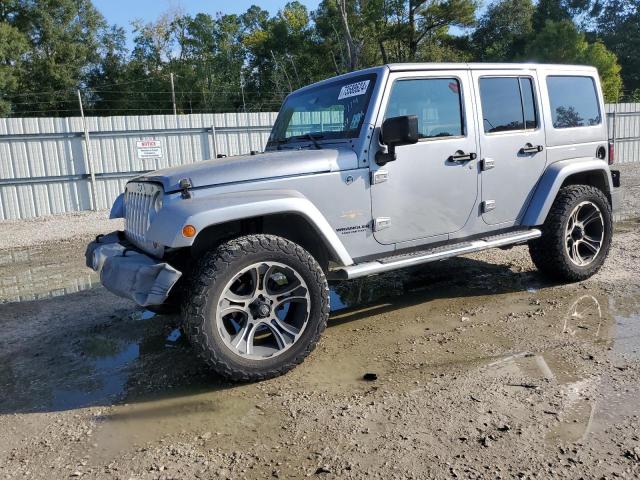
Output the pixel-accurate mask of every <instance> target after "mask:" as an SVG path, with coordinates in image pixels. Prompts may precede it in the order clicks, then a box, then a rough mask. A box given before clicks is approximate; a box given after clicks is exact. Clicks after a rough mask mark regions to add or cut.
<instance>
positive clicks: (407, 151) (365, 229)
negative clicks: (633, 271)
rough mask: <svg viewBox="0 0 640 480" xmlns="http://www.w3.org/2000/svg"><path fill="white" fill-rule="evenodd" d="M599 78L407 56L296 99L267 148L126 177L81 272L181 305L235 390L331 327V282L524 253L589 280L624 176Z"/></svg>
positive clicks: (289, 363)
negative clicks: (499, 250)
mask: <svg viewBox="0 0 640 480" xmlns="http://www.w3.org/2000/svg"><path fill="white" fill-rule="evenodd" d="M612 162H613V148H612V146H611V145H610V144H609V143H608V136H607V124H606V117H605V110H604V104H603V98H602V93H601V89H600V81H599V79H598V74H597V71H596V70H595V69H594V68H590V67H584V66H566V65H537V64H522V65H520V64H397V65H385V66H381V67H377V68H370V69H366V70H361V71H358V72H353V73H349V74H347V75H342V76H339V77H336V78H331V79H328V80H325V81H322V82H319V83H316V84H314V85H310V86H308V87H305V88H302V89H300V90H298V91H295V92H293V93H291V94H290V95H289V96H288V97H287V98H286V100H285V101H284V104H283V106H282V109H281V110H280V113H279V115H278V117H277V120H276V122H275V124H274V126H273V130H272V132H271V135H270V137H269V141H268V143H267V146H266V149H265V152H263V153H260V154H254V155H246V156H238V157H233V158H219V159H215V160H208V161H203V162H199V163H197V164H193V165H183V166H179V167H174V168H168V169H164V170H159V171H156V172H153V173H150V174H147V175H144V176H142V177H138V178H136V179H134V180H132V181H130V182H129V183H128V184H127V185H126V188H125V192H124V193H123V194H122V195H120V196H119V197H118V199H117V200H116V201H115V203H114V205H113V208H112V211H111V217H112V218H119V217H124V219H125V230H124V232H113V233H111V234H108V235H106V236H100V237H98V238H97V239H96V241H95V242H93V243H92V244H90V245H89V247H88V249H87V255H86V256H87V264H88V265H89V266H90V267H91V268H93V269H95V270H96V271H98V272H100V278H101V281H102V283H103V285H104V286H105V287H106V288H107V289H109V290H110V291H112V292H114V293H116V294H118V295H121V296H124V297H127V298H130V299H132V300H134V301H135V302H137V303H138V304H139V305H142V306H148V307H150V308H159V307H161V306H163V305H164V306H167V305H171V304H173V305H177V304H179V305H180V306H181V309H182V315H183V319H184V328H185V331H186V333H187V336H188V337H189V339H190V341H191V342H192V343H193V345H194V347H195V349H196V350H197V351H198V352H199V354H200V355H201V356H202V357H203V358H204V360H205V361H206V362H207V363H208V364H209V365H210V366H211V367H212V368H213V369H214V370H215V371H216V372H218V373H219V374H221V375H223V376H225V377H227V378H229V379H232V380H261V379H266V378H269V377H273V376H276V375H280V374H282V373H284V372H286V371H287V370H289V369H291V368H292V367H293V366H295V365H297V364H299V363H300V362H302V361H303V359H304V358H305V357H306V356H307V355H308V354H309V352H311V351H312V349H313V348H314V346H315V344H316V342H317V341H318V339H319V337H320V335H321V333H322V331H323V330H324V328H325V326H326V324H327V318H328V315H329V288H328V283H327V281H328V280H327V279H329V280H331V279H351V278H357V277H361V276H364V275H373V274H377V273H380V272H386V271H389V270H394V269H398V268H404V267H410V266H415V265H420V264H423V263H428V262H433V261H436V260H442V259H446V258H449V257H453V256H456V255H463V254H467V253H469V252H476V251H480V250H484V249H488V248H494V247H506V246H511V245H517V244H523V243H528V245H529V250H530V252H531V256H532V258H533V261H534V263H535V264H536V266H537V267H538V268H539V269H540V270H541V271H542V272H544V273H545V274H548V275H551V276H553V277H556V278H560V279H564V280H567V281H578V280H582V279H585V278H588V277H589V276H591V275H593V274H594V273H595V272H596V271H597V270H598V269H599V268H600V266H601V265H602V263H603V262H604V260H605V258H606V256H607V253H608V251H609V246H610V244H611V235H612V209H613V207H614V206H615V204H616V198H617V195H616V193H617V191H616V187H617V186H618V185H619V173H618V172H615V171H611V170H610V168H609V164H611V163H612Z"/></svg>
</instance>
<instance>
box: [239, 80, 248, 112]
mask: <svg viewBox="0 0 640 480" xmlns="http://www.w3.org/2000/svg"><path fill="white" fill-rule="evenodd" d="M240 92H241V93H242V111H243V112H244V113H247V104H246V103H245V102H244V78H243V77H242V71H241V72H240Z"/></svg>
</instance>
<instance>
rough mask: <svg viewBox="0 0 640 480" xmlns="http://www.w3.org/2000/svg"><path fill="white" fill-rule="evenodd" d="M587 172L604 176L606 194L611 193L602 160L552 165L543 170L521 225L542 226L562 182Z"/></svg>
mask: <svg viewBox="0 0 640 480" xmlns="http://www.w3.org/2000/svg"><path fill="white" fill-rule="evenodd" d="M588 172H599V173H602V174H604V177H605V179H606V187H607V193H611V191H612V183H613V182H612V180H611V172H610V171H609V165H608V164H607V163H606V162H605V161H604V160H599V159H596V158H593V157H586V158H572V159H570V160H562V161H559V162H555V163H552V164H551V165H549V166H548V167H547V169H546V170H545V172H544V174H543V175H542V179H541V180H540V182H539V183H538V185H537V187H536V189H535V191H534V194H533V197H532V198H531V201H530V202H529V206H528V207H527V210H526V212H525V214H524V216H523V218H522V224H523V225H527V226H536V225H542V224H543V223H544V221H545V219H546V218H547V214H548V213H549V210H550V209H551V205H552V204H553V201H554V200H555V198H556V195H557V194H558V192H559V191H560V188H561V187H562V184H563V183H564V181H565V180H566V179H567V178H569V177H570V176H571V175H575V174H577V173H588Z"/></svg>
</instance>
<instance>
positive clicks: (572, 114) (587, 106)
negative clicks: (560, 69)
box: [547, 76, 601, 128]
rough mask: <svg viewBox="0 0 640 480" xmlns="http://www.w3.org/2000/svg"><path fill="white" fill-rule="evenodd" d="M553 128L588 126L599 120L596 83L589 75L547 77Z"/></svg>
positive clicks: (596, 123) (597, 122)
mask: <svg viewBox="0 0 640 480" xmlns="http://www.w3.org/2000/svg"><path fill="white" fill-rule="evenodd" d="M547 89H548V90H549V103H550V104H551V119H552V121H553V128H572V127H588V126H591V125H598V124H599V123H600V121H601V116H600V106H599V104H598V94H597V92H596V85H595V83H594V81H593V78H591V77H570V76H550V77H547Z"/></svg>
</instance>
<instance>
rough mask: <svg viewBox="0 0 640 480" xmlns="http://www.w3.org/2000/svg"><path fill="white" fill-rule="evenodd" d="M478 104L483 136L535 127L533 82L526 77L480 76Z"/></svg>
mask: <svg viewBox="0 0 640 480" xmlns="http://www.w3.org/2000/svg"><path fill="white" fill-rule="evenodd" d="M480 101H481V103H482V118H483V124H484V131H485V132H486V133H495V132H505V131H509V130H525V129H533V128H536V127H537V126H538V114H537V110H536V103H535V95H534V93H533V80H532V79H531V78H529V77H482V78H480Z"/></svg>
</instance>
